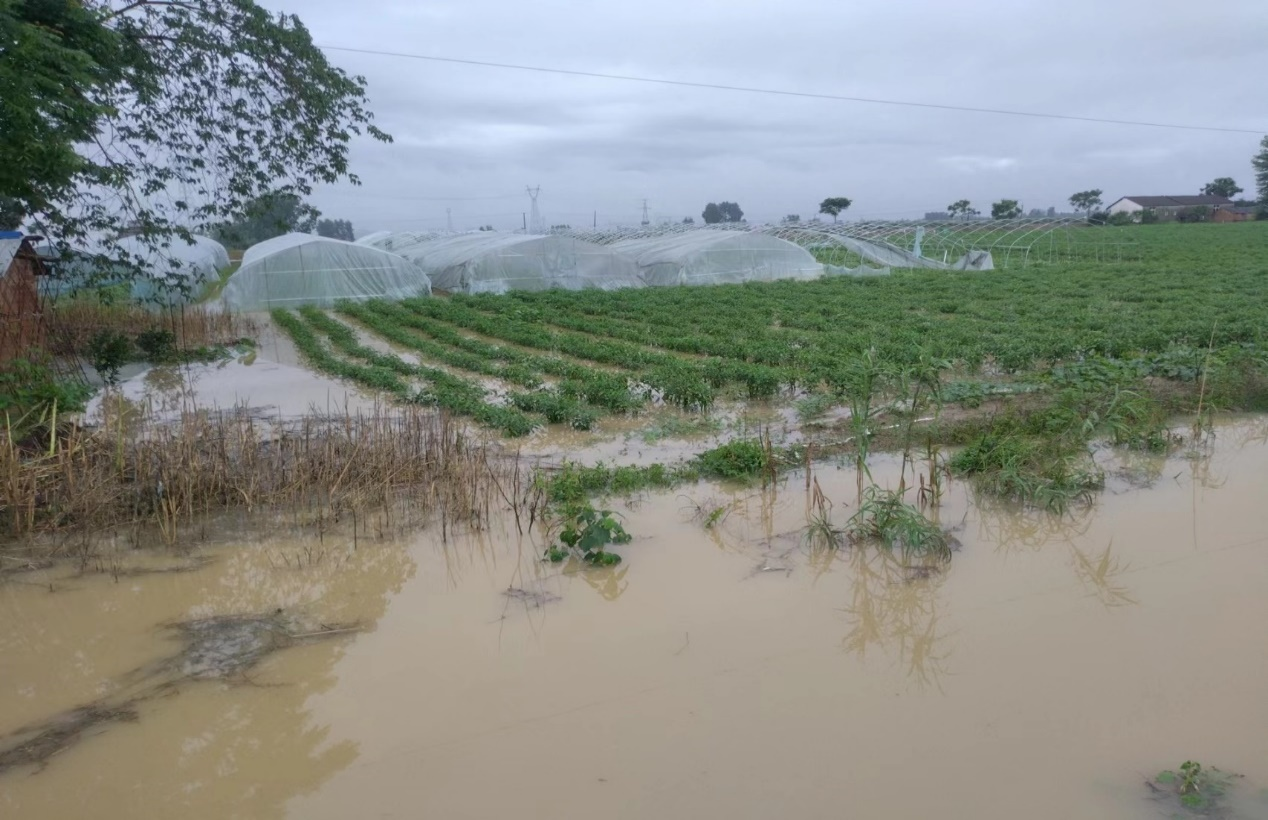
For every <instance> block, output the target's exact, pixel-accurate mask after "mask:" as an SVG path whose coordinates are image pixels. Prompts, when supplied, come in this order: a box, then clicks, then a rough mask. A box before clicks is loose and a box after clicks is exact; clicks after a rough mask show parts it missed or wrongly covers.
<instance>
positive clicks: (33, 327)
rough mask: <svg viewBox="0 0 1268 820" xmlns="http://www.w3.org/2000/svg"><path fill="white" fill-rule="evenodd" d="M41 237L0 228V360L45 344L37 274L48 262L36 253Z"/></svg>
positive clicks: (24, 353)
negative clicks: (35, 246) (35, 248)
mask: <svg viewBox="0 0 1268 820" xmlns="http://www.w3.org/2000/svg"><path fill="white" fill-rule="evenodd" d="M41 241H43V237H39V236H23V235H22V234H21V233H17V232H13V231H0V362H8V361H11V360H13V359H16V358H18V357H20V356H25V355H26V354H27V352H28V351H29V350H30V349H31V348H32V347H34V346H37V345H39V344H42V343H43V340H44V317H43V315H42V313H41V310H40V294H39V288H38V287H37V285H36V280H35V277H37V276H41V275H43V274H44V263H43V262H42V261H41V260H40V257H39V256H38V255H37V254H36V253H35V250H34V247H33V246H34V245H35V244H37V243H39V242H41Z"/></svg>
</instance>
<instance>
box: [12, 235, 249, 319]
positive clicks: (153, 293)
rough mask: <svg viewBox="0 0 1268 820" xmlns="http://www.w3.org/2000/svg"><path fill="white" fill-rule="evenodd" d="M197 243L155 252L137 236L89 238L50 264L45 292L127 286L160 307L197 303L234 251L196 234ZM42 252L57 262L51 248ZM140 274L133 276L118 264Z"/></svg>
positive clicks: (175, 241) (173, 241) (177, 241)
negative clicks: (106, 240)
mask: <svg viewBox="0 0 1268 820" xmlns="http://www.w3.org/2000/svg"><path fill="white" fill-rule="evenodd" d="M190 238H191V239H192V240H193V241H192V242H190V241H186V240H185V239H182V238H180V237H172V238H170V239H168V240H164V241H166V242H167V243H168V244H167V246H166V247H156V246H154V245H152V244H151V243H149V242H147V241H145V240H143V239H141V238H139V237H135V236H127V237H123V238H121V239H119V240H117V241H115V242H114V243H107V242H105V241H104V240H101V239H90V240H87V241H85V242H84V243H82V244H81V245H80V246H79V247H75V248H71V249H70V250H69V251H68V252H67V253H65V254H63V255H62V256H61V258H60V259H56V260H55V261H53V262H52V264H51V265H50V268H51V274H50V275H49V276H44V277H41V279H40V289H41V290H42V291H43V292H44V294H45V295H48V296H71V295H74V294H75V293H77V292H80V291H83V290H95V289H98V288H103V287H112V286H115V285H121V286H126V287H128V288H129V290H130V295H131V298H133V299H136V300H138V301H142V302H150V303H157V304H179V303H181V302H186V301H190V300H193V299H196V298H197V297H198V295H199V293H200V292H201V291H202V289H203V287H204V285H206V284H207V283H208V282H211V281H214V280H215V279H216V278H217V277H218V276H219V273H220V271H221V270H222V269H224V268H225V267H227V266H228V265H229V252H228V251H227V250H225V247H224V245H221V244H220V243H219V242H217V241H216V240H214V239H212V238H210V237H207V236H199V235H197V234H194V235H193V236H191V237H190ZM37 250H38V251H39V252H40V253H41V254H42V255H45V256H49V257H56V256H57V251H56V249H55V248H54V247H53V246H51V245H48V244H45V245H42V246H40V247H39V248H37ZM121 262H127V263H128V264H129V265H136V266H137V267H139V269H140V275H139V276H135V277H133V276H132V275H131V274H130V273H129V272H128V271H127V270H126V269H125V268H124V267H122V266H121V265H120V264H119V263H121Z"/></svg>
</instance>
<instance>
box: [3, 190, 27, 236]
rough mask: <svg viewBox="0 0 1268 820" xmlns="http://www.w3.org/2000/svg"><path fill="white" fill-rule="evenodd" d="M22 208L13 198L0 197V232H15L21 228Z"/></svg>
mask: <svg viewBox="0 0 1268 820" xmlns="http://www.w3.org/2000/svg"><path fill="white" fill-rule="evenodd" d="M22 216H23V214H22V208H21V206H20V205H18V201H17V200H16V199H14V198H13V197H9V196H0V231H16V230H17V229H18V228H20V227H22Z"/></svg>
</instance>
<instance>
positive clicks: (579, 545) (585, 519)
mask: <svg viewBox="0 0 1268 820" xmlns="http://www.w3.org/2000/svg"><path fill="white" fill-rule="evenodd" d="M613 515H614V514H613V512H612V511H611V510H596V509H595V508H594V507H592V506H590V505H589V504H585V505H584V506H581V507H575V508H573V509H571V510H569V511H568V512H566V513H565V520H564V525H563V529H561V530H560V532H559V545H554V546H551V547H549V548H547V550H546V556H545V557H546V559H547V560H549V561H552V562H556V563H557V562H559V561H563V560H564V559H566V558H567V557H568V556H569V555H572V554H575V555H577V556H578V557H580V558H581V560H583V561H585V562H586V563H588V564H594V565H595V566H601V567H609V566H612V565H614V564H619V563H621V556H619V555H617V554H616V553H614V552H608V551H607V549H606V547H607V546H608V545H610V544H628V543H629V542H630V534H629V533H628V532H626V531H625V527H623V526H621V522H619V521H617V520H616V518H614V517H613Z"/></svg>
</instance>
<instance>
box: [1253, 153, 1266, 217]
mask: <svg viewBox="0 0 1268 820" xmlns="http://www.w3.org/2000/svg"><path fill="white" fill-rule="evenodd" d="M1250 164H1251V166H1252V167H1253V168H1254V169H1255V188H1256V189H1257V193H1258V194H1259V204H1260V205H1263V206H1265V207H1268V137H1264V138H1263V139H1262V140H1260V141H1259V153H1257V154H1255V156H1254V157H1252V158H1251V160H1250Z"/></svg>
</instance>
